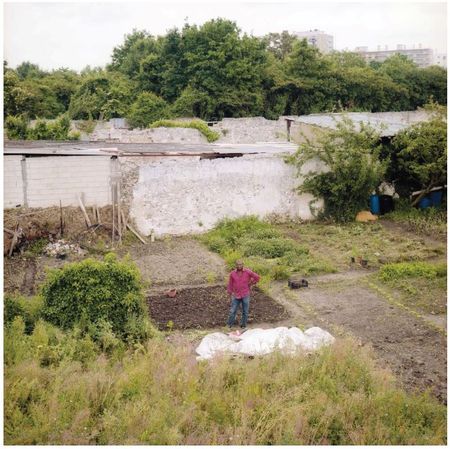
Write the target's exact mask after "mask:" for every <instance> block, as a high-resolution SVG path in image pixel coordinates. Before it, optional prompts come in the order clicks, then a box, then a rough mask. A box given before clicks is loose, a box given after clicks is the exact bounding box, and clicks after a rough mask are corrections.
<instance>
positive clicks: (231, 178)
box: [131, 155, 313, 235]
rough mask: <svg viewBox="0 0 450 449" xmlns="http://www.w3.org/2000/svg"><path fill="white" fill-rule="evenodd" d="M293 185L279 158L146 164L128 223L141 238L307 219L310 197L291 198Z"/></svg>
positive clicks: (291, 174) (290, 173) (287, 167)
mask: <svg viewBox="0 0 450 449" xmlns="http://www.w3.org/2000/svg"><path fill="white" fill-rule="evenodd" d="M309 169H310V167H305V170H309ZM299 183H300V181H299V179H298V178H297V177H296V176H295V170H294V168H293V167H292V166H290V165H287V164H286V163H285V162H284V161H283V159H282V158H281V157H280V156H274V155H248V156H243V157H237V158H225V159H204V160H200V159H199V158H196V159H191V158H190V159H189V160H186V159H183V158H173V159H164V160H159V161H152V160H151V159H150V158H149V159H148V160H147V161H146V162H143V165H142V166H140V168H139V178H138V181H137V183H136V184H135V186H134V191H133V198H132V202H131V217H132V218H133V219H134V220H135V222H136V225H137V227H138V229H139V231H140V232H142V233H143V234H145V235H149V234H150V233H151V232H152V231H153V232H154V233H155V235H164V234H184V233H194V232H202V231H205V230H208V229H211V228H212V227H213V226H214V225H215V224H216V223H217V221H218V220H220V219H222V218H225V217H227V218H236V217H240V216H243V215H247V214H255V215H258V216H259V217H261V218H263V217H265V216H267V215H271V214H279V215H284V216H289V217H292V218H294V217H300V218H303V219H310V218H313V217H312V215H311V211H310V208H309V202H310V201H311V199H312V197H311V196H310V195H302V196H299V195H298V194H297V193H295V192H294V188H295V186H297V185H298V184H299Z"/></svg>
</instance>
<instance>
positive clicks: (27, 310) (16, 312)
mask: <svg viewBox="0 0 450 449" xmlns="http://www.w3.org/2000/svg"><path fill="white" fill-rule="evenodd" d="M42 306H43V298H42V297H40V296H35V297H33V298H25V297H22V296H11V295H5V299H4V309H3V316H4V323H5V326H8V325H10V323H11V322H12V321H13V320H14V319H15V318H16V317H18V316H20V317H21V318H22V320H23V322H24V324H25V332H26V333H27V334H30V333H32V332H33V329H34V327H35V324H36V322H37V321H38V320H39V319H40V317H41V313H42Z"/></svg>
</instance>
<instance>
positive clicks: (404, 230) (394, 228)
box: [378, 218, 447, 245]
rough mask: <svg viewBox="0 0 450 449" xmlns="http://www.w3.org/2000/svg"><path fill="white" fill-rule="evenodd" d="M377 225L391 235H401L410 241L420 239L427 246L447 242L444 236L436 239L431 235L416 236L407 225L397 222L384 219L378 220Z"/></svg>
mask: <svg viewBox="0 0 450 449" xmlns="http://www.w3.org/2000/svg"><path fill="white" fill-rule="evenodd" d="M378 223H380V225H382V226H383V227H384V229H386V230H387V231H389V232H391V233H393V234H397V235H402V236H405V235H406V236H408V237H409V238H412V239H413V238H417V237H420V238H421V239H422V240H423V241H424V242H425V243H427V244H429V245H435V244H439V243H445V242H446V241H447V236H444V235H438V236H436V237H435V236H433V235H426V234H423V233H421V234H420V235H418V234H417V233H414V232H413V231H411V230H410V229H408V225H407V224H406V223H399V222H395V221H392V220H388V219H385V218H383V219H382V220H378Z"/></svg>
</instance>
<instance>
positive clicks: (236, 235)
mask: <svg viewBox="0 0 450 449" xmlns="http://www.w3.org/2000/svg"><path fill="white" fill-rule="evenodd" d="M200 240H201V241H202V242H203V243H205V244H206V245H207V246H208V248H209V249H210V250H212V251H215V252H217V253H219V254H220V255H221V256H222V257H223V258H224V259H225V261H226V262H227V265H228V267H229V268H233V267H234V264H235V262H236V260H238V259H243V261H244V264H245V265H246V266H248V267H249V268H250V269H251V270H253V271H255V272H257V273H258V274H260V275H262V277H263V285H264V283H265V282H268V281H270V280H272V279H287V278H288V277H289V276H290V275H291V274H292V273H294V272H298V273H302V274H304V275H309V274H313V273H326V272H332V271H334V270H333V267H332V266H331V265H329V264H327V263H324V262H323V261H321V260H319V259H317V258H315V257H313V256H311V255H310V254H309V250H308V248H306V247H305V246H303V245H300V244H299V243H297V242H295V241H294V240H292V239H289V238H286V237H283V235H282V234H281V233H280V232H279V231H278V230H277V229H276V228H275V227H274V226H273V225H271V224H270V223H267V222H264V221H261V220H259V219H258V218H257V217H255V216H247V217H242V218H239V219H235V220H230V219H225V220H222V221H220V222H219V223H218V224H217V225H216V227H215V228H214V229H213V230H211V231H209V232H207V233H206V234H203V235H202V236H200Z"/></svg>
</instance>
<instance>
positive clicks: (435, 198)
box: [430, 190, 442, 207]
mask: <svg viewBox="0 0 450 449" xmlns="http://www.w3.org/2000/svg"><path fill="white" fill-rule="evenodd" d="M430 197H431V202H432V203H433V206H436V207H437V206H440V205H441V203H442V190H435V191H434V192H431V193H430Z"/></svg>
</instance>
